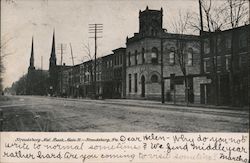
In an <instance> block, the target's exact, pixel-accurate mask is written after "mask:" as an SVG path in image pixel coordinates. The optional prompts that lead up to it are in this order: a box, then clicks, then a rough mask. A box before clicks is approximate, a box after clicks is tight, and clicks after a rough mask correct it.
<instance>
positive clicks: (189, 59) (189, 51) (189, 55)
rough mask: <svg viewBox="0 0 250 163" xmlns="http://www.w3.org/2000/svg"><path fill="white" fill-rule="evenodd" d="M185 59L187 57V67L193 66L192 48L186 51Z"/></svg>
mask: <svg viewBox="0 0 250 163" xmlns="http://www.w3.org/2000/svg"><path fill="white" fill-rule="evenodd" d="M187 57H188V62H187V65H188V66H192V65H193V49H192V48H189V49H188V56H187Z"/></svg>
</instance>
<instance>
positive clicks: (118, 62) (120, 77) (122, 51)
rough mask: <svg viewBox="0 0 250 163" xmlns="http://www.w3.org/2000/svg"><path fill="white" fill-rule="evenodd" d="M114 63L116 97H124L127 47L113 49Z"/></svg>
mask: <svg viewBox="0 0 250 163" xmlns="http://www.w3.org/2000/svg"><path fill="white" fill-rule="evenodd" d="M113 53H114V55H113V63H114V66H113V68H114V72H113V73H114V83H113V84H114V98H123V97H125V95H126V92H125V89H126V87H125V84H126V75H124V73H125V72H126V64H125V58H126V56H125V55H126V48H118V49H115V50H113Z"/></svg>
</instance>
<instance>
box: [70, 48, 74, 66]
mask: <svg viewBox="0 0 250 163" xmlns="http://www.w3.org/2000/svg"><path fill="white" fill-rule="evenodd" d="M69 46H70V54H71V59H72V64H73V66H74V55H73V50H72V45H71V43H69Z"/></svg>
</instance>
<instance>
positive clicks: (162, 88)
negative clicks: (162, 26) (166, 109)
mask: <svg viewBox="0 0 250 163" xmlns="http://www.w3.org/2000/svg"><path fill="white" fill-rule="evenodd" d="M161 103H162V104H163V103H165V99H164V78H163V31H162V35H161Z"/></svg>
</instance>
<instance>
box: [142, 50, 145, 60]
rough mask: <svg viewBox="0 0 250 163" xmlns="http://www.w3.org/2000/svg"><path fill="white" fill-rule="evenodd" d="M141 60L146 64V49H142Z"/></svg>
mask: <svg viewBox="0 0 250 163" xmlns="http://www.w3.org/2000/svg"><path fill="white" fill-rule="evenodd" d="M141 60H142V63H145V50H144V48H142V50H141Z"/></svg>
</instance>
